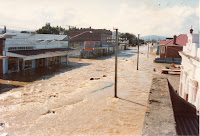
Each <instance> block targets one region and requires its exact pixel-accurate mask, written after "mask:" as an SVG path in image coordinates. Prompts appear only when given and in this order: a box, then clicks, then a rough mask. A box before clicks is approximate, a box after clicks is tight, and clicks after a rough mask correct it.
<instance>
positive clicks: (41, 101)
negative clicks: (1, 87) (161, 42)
mask: <svg viewBox="0 0 200 136" xmlns="http://www.w3.org/2000/svg"><path fill="white" fill-rule="evenodd" d="M140 50H141V53H140V62H139V70H136V62H137V61H136V60H137V59H136V57H137V55H136V52H137V50H136V48H132V49H130V50H126V51H121V52H119V57H118V96H119V98H114V97H113V96H114V62H115V60H114V58H115V57H114V55H113V56H108V57H103V58H99V59H81V60H79V59H70V66H64V67H62V68H58V66H57V68H58V69H57V68H55V69H54V68H52V69H50V70H52V71H51V72H50V71H48V70H47V69H46V70H41V72H39V73H40V74H41V75H40V74H39V75H35V74H34V72H35V73H37V72H36V71H34V72H33V73H31V72H27V73H28V74H30V75H28V76H26V74H25V76H24V77H23V76H22V75H23V74H19V76H18V77H20V80H16V78H15V76H13V75H12V76H13V77H12V76H10V77H9V76H8V77H5V78H4V79H6V80H2V79H1V83H3V84H7V85H19V86H18V87H17V88H15V87H13V88H10V90H8V91H4V92H2V93H1V94H0V105H1V108H0V114H1V115H2V116H1V117H0V123H3V124H4V125H3V126H1V127H0V134H1V133H2V134H3V133H5V134H8V135H9V136H15V135H29V136H37V135H38V136H40V135H140V134H141V130H142V125H143V120H144V114H145V111H146V105H147V98H148V94H149V89H150V86H151V82H152V78H153V76H154V75H156V74H160V70H161V68H162V67H163V66H165V64H156V63H153V58H155V56H154V55H151V57H149V58H147V55H146V50H147V47H146V46H143V47H141V48H140ZM154 68H156V72H154V71H153V69H154ZM16 74H17V73H16ZM91 78H93V80H91Z"/></svg>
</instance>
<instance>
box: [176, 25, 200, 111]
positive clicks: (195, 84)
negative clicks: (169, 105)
mask: <svg viewBox="0 0 200 136" xmlns="http://www.w3.org/2000/svg"><path fill="white" fill-rule="evenodd" d="M192 32H193V30H192V29H191V30H190V34H188V35H187V37H188V42H187V44H186V46H184V47H183V51H181V52H179V54H180V56H181V57H182V63H181V76H180V86H179V95H180V96H181V97H182V98H184V99H185V100H187V101H188V102H190V103H192V104H193V105H195V106H196V108H197V110H198V112H199V109H200V45H199V34H193V33H192Z"/></svg>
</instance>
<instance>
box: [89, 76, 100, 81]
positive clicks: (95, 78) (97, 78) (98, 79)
mask: <svg viewBox="0 0 200 136" xmlns="http://www.w3.org/2000/svg"><path fill="white" fill-rule="evenodd" d="M99 79H100V78H93V77H92V78H90V80H99Z"/></svg>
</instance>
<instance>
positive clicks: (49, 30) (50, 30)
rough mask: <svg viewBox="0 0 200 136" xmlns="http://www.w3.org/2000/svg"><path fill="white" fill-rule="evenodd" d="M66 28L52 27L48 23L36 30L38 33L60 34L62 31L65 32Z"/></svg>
mask: <svg viewBox="0 0 200 136" xmlns="http://www.w3.org/2000/svg"><path fill="white" fill-rule="evenodd" d="M64 31H65V29H64V28H62V27H61V26H60V27H58V26H57V27H51V25H50V23H46V25H45V26H43V27H42V28H40V29H38V30H36V32H37V33H38V34H60V33H61V32H63V34H64Z"/></svg>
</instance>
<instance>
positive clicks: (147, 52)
mask: <svg viewBox="0 0 200 136" xmlns="http://www.w3.org/2000/svg"><path fill="white" fill-rule="evenodd" d="M147 47H148V50H147V58H148V57H149V43H147Z"/></svg>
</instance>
